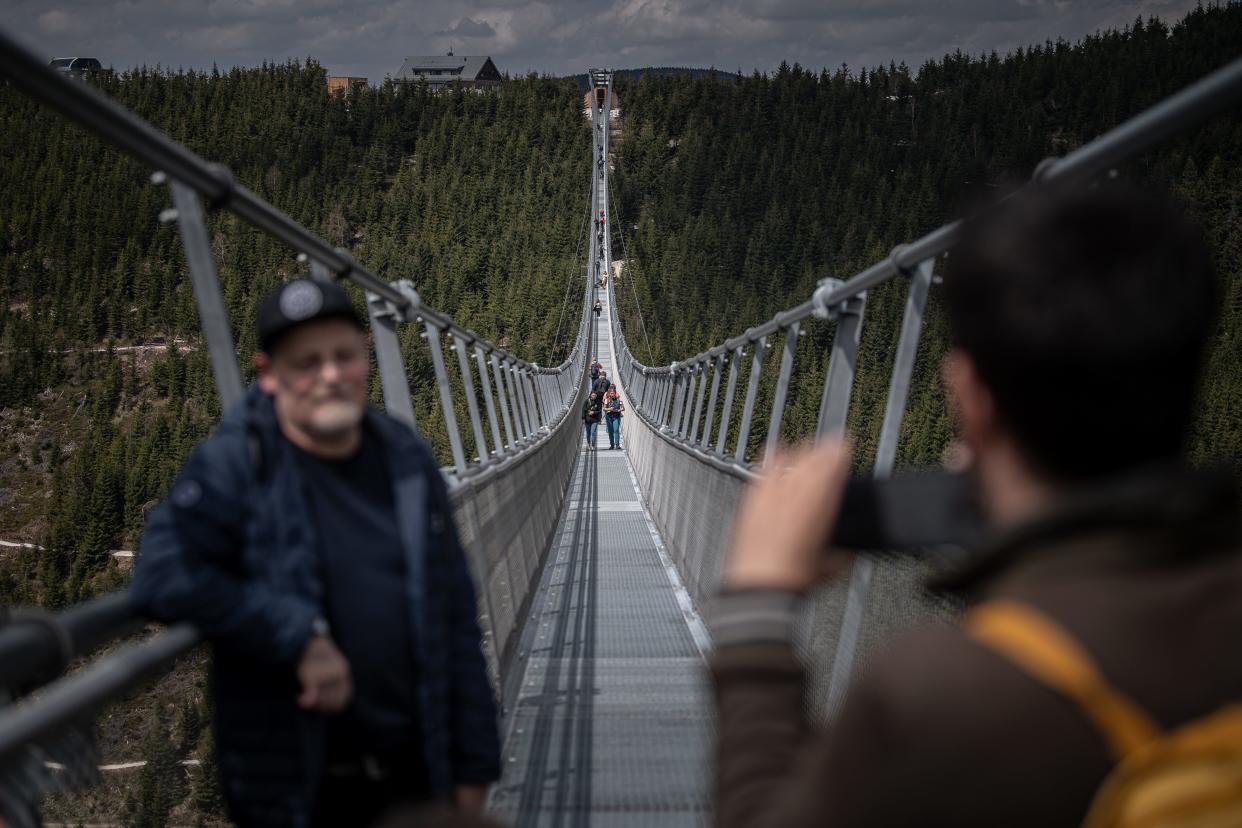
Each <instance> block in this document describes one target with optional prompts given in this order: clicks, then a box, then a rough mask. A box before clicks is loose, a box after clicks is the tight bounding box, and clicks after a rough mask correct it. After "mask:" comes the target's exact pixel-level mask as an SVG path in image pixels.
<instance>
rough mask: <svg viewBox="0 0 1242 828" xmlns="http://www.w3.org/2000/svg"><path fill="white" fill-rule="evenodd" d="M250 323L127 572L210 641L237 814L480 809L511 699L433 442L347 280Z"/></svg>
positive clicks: (248, 822)
mask: <svg viewBox="0 0 1242 828" xmlns="http://www.w3.org/2000/svg"><path fill="white" fill-rule="evenodd" d="M257 327H258V333H259V340H260V344H261V347H262V351H261V352H260V353H258V354H256V355H255V357H254V364H255V367H256V369H257V372H258V383H257V386H256V387H255V388H253V389H251V391H250V393H249V394H248V395H247V397H246V398H245V400H244V401H243V402H242V403H241V404H239V405H238V406H236V407H235V409H233V410H231V411H229V412H228V414H227V416H226V417H225V418H224V420H223V421H222V422H221V424H220V426H219V428H218V429H217V430H216V432H215V433H214V434H213V435H212V436H211V437H210V438H208V439H207V440H206V441H204V442H203V443H202V444H201V445H200V446H199V447H198V448H197V449H196V450H195V452H194V453H193V455H192V456H191V457H190V459H189V461H187V463H186V465H185V467H184V468H183V469H182V472H181V475H180V477H179V478H178V479H177V481H176V483H175V484H174V485H173V488H172V492H171V494H170V496H169V498H168V499H167V500H165V501H164V502H163V503H161V504H160V506H159V507H158V508H157V509H156V510H155V511H154V512H152V515H151V519H150V521H149V523H148V526H147V529H146V532H145V533H144V535H143V539H142V543H141V546H140V550H139V556H138V559H137V562H136V565H135V572H134V581H133V589H132V594H133V597H134V600H135V602H136V604H137V606H138V607H139V609H140V610H142V611H143V612H145V613H146V614H148V615H150V616H151V617H154V618H157V619H159V620H162V621H168V622H173V621H189V622H191V623H193V624H194V625H195V626H196V627H198V629H199V630H201V631H202V633H203V634H204V636H205V637H206V638H208V639H210V640H211V641H212V642H213V644H214V645H215V646H214V662H213V676H212V678H213V689H214V696H215V706H216V721H215V725H216V729H215V733H216V747H217V754H218V756H219V766H220V772H221V778H222V781H223V783H224V789H225V796H226V799H227V801H228V804H229V811H230V815H231V816H232V818H233V819H234V821H236V822H237V823H238V824H239V825H241V826H311V825H315V826H318V825H369V824H371V823H372V822H373V821H374V820H375V819H377V818H378V817H380V816H381V815H382V814H383V813H385V812H386V811H389V810H391V809H392V808H394V807H397V806H400V805H407V804H409V803H411V802H418V801H424V800H451V801H454V802H455V803H456V804H457V805H458V806H459V807H461V808H463V809H466V810H477V809H478V808H479V807H480V806H481V805H482V800H483V795H484V793H485V790H486V785H487V784H488V783H489V782H491V781H493V780H495V779H496V778H498V776H499V770H500V768H499V738H498V734H497V730H496V710H495V703H494V696H493V693H492V689H491V686H490V683H489V681H488V678H487V672H486V666H485V663H484V660H483V656H482V651H481V649H480V632H479V628H478V624H477V622H476V606H475V600H474V589H473V585H472V583H471V580H470V575H469V572H468V569H467V566H466V561H465V558H464V555H463V553H462V550H461V547H460V545H459V544H458V540H457V535H456V531H455V529H454V526H453V520H452V511H451V507H450V505H449V502H448V495H447V492H446V489H445V486H444V482H443V479H442V477H441V476H440V472H439V468H438V465H437V463H436V461H435V458H434V457H433V456H432V454H431V452H430V450H429V449H428V447H427V445H426V444H425V443H424V442H423V441H422V440H421V439H420V438H419V437H418V436H417V435H415V434H414V433H413V432H412V431H411V430H410V429H408V428H407V427H406V426H404V425H402V424H400V423H398V422H396V421H395V420H393V419H391V418H389V417H387V416H386V415H384V414H382V413H380V412H379V411H376V410H375V409H373V408H370V407H369V406H367V404H366V397H367V386H368V379H369V373H370V361H369V358H368V343H367V337H366V334H365V333H364V331H363V328H362V323H361V321H360V320H359V318H358V315H357V314H356V312H355V311H354V308H353V305H352V304H351V303H350V301H349V297H348V296H347V295H346V294H345V291H344V290H342V289H341V288H340V287H338V286H337V285H335V284H331V283H321V282H317V281H311V280H309V279H297V280H294V281H292V282H289V283H288V284H286V285H283V286H281V287H280V288H277V289H276V290H275V291H273V292H272V293H271V294H269V295H268V296H267V297H266V298H265V299H264V300H263V301H262V302H261V303H260V305H259V310H258V325H257Z"/></svg>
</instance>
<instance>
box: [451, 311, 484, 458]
mask: <svg viewBox="0 0 1242 828" xmlns="http://www.w3.org/2000/svg"><path fill="white" fill-rule="evenodd" d="M466 347H467V343H466V340H465V339H464V338H462V336H461V335H460V334H458V333H457V332H456V331H454V332H453V349H454V350H455V351H457V369H458V370H459V371H461V385H462V390H463V391H465V394H466V413H468V414H469V415H470V431H471V433H473V434H474V447H475V450H476V451H477V452H478V453H479V463H480V464H482V463H486V462H488V460H489V459H490V456H489V455H488V452H487V441H486V440H485V439H483V421H482V418H481V417H479V401H478V399H477V398H476V397H475V395H474V377H473V375H472V374H471V372H470V360H469V358H468V357H467V356H466Z"/></svg>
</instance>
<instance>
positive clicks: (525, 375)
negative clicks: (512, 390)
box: [519, 367, 543, 433]
mask: <svg viewBox="0 0 1242 828" xmlns="http://www.w3.org/2000/svg"><path fill="white" fill-rule="evenodd" d="M519 376H521V378H522V388H523V390H524V392H525V393H526V405H527V406H528V407H529V410H530V415H531V422H532V425H533V426H534V428H533V429H532V432H531V433H534V432H535V431H538V430H539V429H540V428H542V427H543V420H542V419H540V414H541V412H540V411H539V403H538V401H537V400H536V399H535V377H534V374H533V373H531V369H530V368H529V367H526V368H523V369H522V373H521V374H520V375H519Z"/></svg>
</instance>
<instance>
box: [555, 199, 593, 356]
mask: <svg viewBox="0 0 1242 828" xmlns="http://www.w3.org/2000/svg"><path fill="white" fill-rule="evenodd" d="M594 190H595V187H594V185H592V186H591V188H590V189H588V191H587V209H586V213H584V214H583V216H582V226H580V227H579V228H578V243H577V244H576V245H575V246H574V264H573V265H572V266H571V267H570V268H569V271H568V278H566V279H565V296H564V298H562V299H561V315H560V317H559V318H558V319H557V320H556V333H555V334H554V335H553V337H552V353H551V355H550V358H549V360H548V362H549V363H551V364H555V363H556V346H557V343H558V342H559V341H560V338H561V324H562V323H563V322H564V321H565V307H566V305H567V304H568V303H569V292H570V288H572V287H573V284H574V280H573V275H574V271H575V270H576V269H577V267H578V259H579V256H580V255H581V253H582V237H583V235H584V234H585V233H586V225H587V216H589V215H590V214H591V210H592V209H593V208H592V205H591V193H592V192H594ZM566 335H568V331H567V332H566Z"/></svg>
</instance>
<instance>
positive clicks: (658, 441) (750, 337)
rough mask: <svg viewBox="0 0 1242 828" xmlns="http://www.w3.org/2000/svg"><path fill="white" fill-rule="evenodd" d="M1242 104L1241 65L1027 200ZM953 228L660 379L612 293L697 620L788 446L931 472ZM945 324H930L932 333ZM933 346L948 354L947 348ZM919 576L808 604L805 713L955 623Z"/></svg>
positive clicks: (623, 366) (1094, 150) (1076, 162)
mask: <svg viewBox="0 0 1242 828" xmlns="http://www.w3.org/2000/svg"><path fill="white" fill-rule="evenodd" d="M1239 98H1242V60H1237V61H1234V62H1233V63H1231V64H1229V65H1227V66H1225V67H1223V68H1222V69H1220V70H1218V71H1217V72H1215V73H1213V74H1212V75H1209V76H1208V77H1206V78H1204V79H1203V80H1201V81H1199V82H1198V83H1196V84H1193V85H1192V86H1190V87H1188V88H1187V89H1185V90H1183V91H1182V92H1179V93H1178V94H1176V95H1174V96H1172V97H1171V98H1169V99H1167V100H1165V101H1163V102H1161V103H1159V104H1157V105H1156V106H1154V107H1152V108H1151V109H1150V110H1148V111H1146V112H1144V113H1141V114H1140V115H1138V116H1136V117H1135V118H1132V119H1131V120H1129V121H1127V122H1126V123H1123V124H1122V125H1120V126H1118V127H1117V128H1115V129H1113V130H1111V131H1110V132H1108V133H1106V134H1105V135H1103V136H1101V137H1099V138H1097V139H1096V140H1094V141H1092V142H1089V143H1088V144H1086V145H1084V146H1082V147H1080V148H1079V149H1077V150H1075V151H1074V152H1071V153H1070V154H1069V155H1067V156H1065V157H1064V158H1058V159H1048V160H1047V161H1045V162H1043V163H1041V164H1040V165H1039V166H1038V168H1037V169H1036V170H1035V173H1034V175H1033V181H1032V184H1031V186H1041V185H1045V184H1049V183H1054V182H1055V183H1056V184H1058V185H1061V186H1064V185H1066V184H1070V183H1074V184H1082V183H1085V182H1087V181H1090V180H1091V179H1092V178H1094V177H1095V176H1098V175H1099V174H1101V173H1104V172H1106V171H1108V170H1109V169H1110V168H1111V167H1113V166H1114V165H1116V164H1118V163H1120V162H1122V161H1125V160H1128V159H1130V158H1132V157H1134V156H1135V155H1137V154H1139V153H1140V152H1142V151H1144V150H1146V149H1148V148H1150V147H1152V146H1154V145H1155V144H1156V143H1158V142H1160V141H1162V140H1164V139H1165V138H1168V137H1170V136H1171V135H1173V134H1175V133H1176V132H1178V131H1180V130H1183V129H1185V128H1187V127H1189V126H1192V125H1194V124H1197V123H1199V122H1201V121H1203V120H1206V119H1207V118H1208V117H1209V116H1211V115H1214V114H1216V113H1217V112H1220V111H1222V110H1224V109H1226V108H1227V107H1228V106H1229V105H1230V104H1231V103H1232V102H1234V101H1236V100H1238V99H1239ZM615 218H617V217H610V219H615ZM960 229H961V223H960V222H951V223H949V224H946V225H944V226H943V227H940V228H938V229H937V230H934V231H933V232H931V233H928V234H927V235H926V236H923V237H922V238H920V239H917V240H916V241H914V242H912V243H910V244H908V245H901V246H899V247H898V248H897V249H895V250H894V251H893V253H892V254H891V255H890V256H889V257H888V258H887V259H885V260H883V261H880V262H877V263H876V264H874V265H872V266H871V267H869V268H867V269H866V270H863V271H862V272H860V273H858V274H856V275H855V276H853V277H852V278H850V279H848V280H844V281H843V280H835V279H825V280H823V281H821V282H820V283H819V285H818V286H817V287H816V289H815V291H814V293H813V294H812V296H811V297H810V298H809V299H807V300H806V301H805V302H803V303H801V304H799V305H797V306H796V307H793V308H790V309H789V310H786V311H784V312H782V313H779V314H777V315H776V316H775V317H773V318H772V319H769V320H768V321H766V322H764V323H762V324H760V325H757V326H756V327H753V328H751V329H749V330H747V331H745V332H744V333H743V334H741V335H739V336H737V337H734V338H732V339H729V340H727V341H725V342H723V343H720V344H718V345H716V346H715V347H713V348H710V349H708V350H707V351H704V352H703V353H700V354H698V355H695V356H692V357H690V358H688V359H686V360H685V361H684V362H674V363H673V364H672V365H669V366H667V367H665V366H647V365H643V364H642V363H641V362H639V361H638V360H637V359H636V357H635V355H634V354H633V353H632V352H631V351H630V349H629V347H628V346H627V343H626V338H625V332H624V331H623V330H622V329H621V324H620V319H619V318H618V316H617V313H616V308H617V306H618V302H617V301H616V298H615V295H614V297H613V301H612V302H611V303H610V313H612V315H613V316H612V330H613V332H614V334H613V336H614V338H615V340H616V341H615V343H614V353H615V354H616V356H617V363H618V365H619V367H620V373H621V377H622V379H623V381H625V382H626V383H627V384H628V386H629V388H630V395H631V399H632V400H636V402H635V406H634V407H635V409H636V412H635V413H636V414H637V415H638V416H637V417H636V419H637V420H638V422H639V423H640V427H638V428H632V429H630V432H629V434H630V436H629V439H628V442H627V450H628V451H629V453H630V457H631V460H632V462H633V464H634V467H635V470H636V473H637V475H638V480H639V483H640V485H641V487H642V490H643V493H644V497H645V498H646V500H647V502H648V505H649V508H650V510H651V514H652V517H653V519H654V520H655V522H656V525H657V527H658V528H659V530H660V531H661V533H662V534H663V537H664V540H665V545H666V547H667V548H668V550H669V553H670V555H671V557H672V558H673V560H674V561H675V563H676V565H677V566H678V569H679V570H680V572H681V575H682V579H683V580H684V581H685V583H686V586H687V588H688V590H689V592H690V595H691V597H692V599H693V600H694V601H695V602H696V603H698V604H699V605H700V607H702V606H703V605H704V603H705V602H706V601H707V599H708V598H709V597H710V596H711V594H712V593H713V591H714V590H715V589H716V586H717V584H718V581H719V577H720V568H721V565H722V562H723V560H724V554H725V551H726V549H727V544H728V537H727V535H728V529H729V524H730V523H731V515H732V514H733V512H734V510H735V508H736V506H737V503H738V499H739V497H740V496H741V494H742V490H743V488H744V486H745V484H746V482H747V481H748V480H749V479H751V478H753V477H754V476H755V475H756V474H759V473H761V469H760V468H759V464H761V463H762V462H763V461H764V459H765V458H766V457H769V456H770V453H771V451H772V450H774V449H775V448H777V447H778V446H779V445H780V444H781V443H783V442H787V441H790V440H792V439H801V438H805V437H808V436H811V435H815V436H823V435H826V434H830V433H834V432H839V431H842V430H843V429H845V427H846V426H847V424H848V425H849V426H851V428H852V430H853V431H854V432H856V433H857V434H858V435H859V436H860V438H861V440H860V447H859V448H860V451H859V452H858V454H857V455H856V457H855V461H856V463H857V464H858V465H859V466H860V467H866V468H868V469H869V470H870V473H871V474H872V475H873V476H874V477H877V478H885V477H888V476H889V475H890V474H891V473H892V471H893V468H894V466H895V465H896V463H897V460H898V458H908V457H916V458H923V460H924V462H926V458H927V457H928V456H929V455H934V454H937V453H938V447H936V446H933V445H929V444H927V436H926V435H927V434H929V433H931V434H935V435H938V436H939V438H940V439H942V440H944V439H947V433H948V432H947V427H946V426H945V423H946V421H947V417H946V415H945V414H944V412H943V406H942V398H941V396H940V395H939V394H938V392H937V391H936V390H935V388H934V380H929V379H928V378H929V377H934V375H935V371H934V366H932V365H931V363H932V362H934V361H935V360H936V359H938V358H939V356H940V354H939V353H929V351H931V350H936V349H930V348H927V347H924V348H922V349H920V348H919V344H920V338H921V334H922V332H923V329H924V319H925V316H926V315H927V308H928V305H929V302H934V294H933V292H932V290H931V288H932V285H933V283H934V269H935V267H936V263H937V262H938V260H939V259H940V258H941V257H942V256H943V255H944V254H946V253H947V252H948V251H949V250H950V249H951V248H952V246H953V245H954V243H955V242H956V240H957V238H958V236H959V234H960ZM609 290H610V291H611V290H614V287H613V285H611V284H610V285H609ZM869 294H870V296H869ZM867 319H878V320H879V321H880V325H879V326H878V327H879V328H881V329H883V330H885V331H888V332H889V334H888V335H875V334H872V335H870V336H868V333H867V332H868V331H869V330H870V328H868V326H867V324H866V320H867ZM897 320H900V325H899V326H897V324H896V323H897ZM825 323H827V324H825ZM941 324H942V321H941V320H939V319H937V318H935V317H934V316H933V320H932V325H933V326H936V328H937V330H939V326H940V325H941ZM874 327H876V326H875V325H872V328H874ZM937 340H938V342H939V343H940V345H939V347H941V348H942V347H943V337H938V338H937ZM726 366H727V367H726ZM916 366H917V367H918V368H919V370H918V371H917V372H916ZM860 373H861V374H862V375H864V376H868V377H869V379H868V381H867V382H865V383H862V385H864V386H865V387H866V388H867V389H868V390H867V391H866V392H865V393H864V395H863V396H862V397H860V398H855V397H854V390H855V387H856V386H857V385H860V383H859V382H858V381H857V378H858V376H859V375H860ZM725 375H727V380H724V381H725V382H726V383H727V384H726V385H725V389H726V390H725V392H724V394H723V399H722V400H721V401H720V402H719V403H717V402H716V400H717V396H718V394H720V388H719V386H720V384H721V381H722V376H725ZM883 375H887V376H888V378H889V382H888V385H887V391H886V393H884V394H883V396H882V397H881V396H879V392H878V391H876V389H877V388H878V387H883V382H882V380H881V381H880V382H876V381H875V379H876V377H877V376H881V377H882V376H883ZM708 388H710V391H708V390H706V389H708ZM730 389H731V391H730ZM705 394H706V395H707V396H706V400H707V402H704V398H705ZM717 405H719V406H720V408H719V409H717ZM912 405H913V406H914V407H915V408H916V409H917V410H918V412H919V418H920V419H921V420H928V419H931V420H935V423H936V427H935V428H921V429H919V430H920V431H921V432H922V434H923V437H922V443H921V444H920V445H918V446H912V445H910V444H909V441H903V440H902V439H901V437H902V436H903V434H906V435H908V434H909V433H910V431H911V429H910V428H909V424H908V423H907V422H905V421H907V420H909V419H910V418H908V417H907V416H906V414H907V411H908V410H909V409H910V407H911V406H912ZM937 408H938V409H940V410H939V411H933V410H932V409H937ZM704 410H706V416H705V417H704ZM717 418H719V422H720V425H719V426H718V428H719V430H720V432H721V433H720V434H718V435H717V436H716V437H715V439H713V438H712V435H711V434H710V433H705V432H710V431H711V428H712V425H711V423H712V421H713V420H716V419H717ZM928 567H929V564H928V563H927V562H925V561H924V560H921V559H919V558H916V557H896V556H883V557H875V556H863V557H860V558H858V559H857V560H856V562H855V564H854V566H853V567H852V571H851V574H850V576H849V578H848V579H845V580H843V581H840V582H838V583H834V584H832V585H830V586H828V587H826V588H824V589H821V590H820V591H819V592H818V593H817V594H816V595H815V596H814V599H813V600H812V601H811V602H808V607H807V617H806V618H805V619H804V620H805V622H806V623H804V624H803V629H802V631H801V632H802V635H801V636H800V641H799V647H800V649H801V651H802V654H803V655H804V657H805V658H806V660H807V661H808V662H809V664H810V665H811V666H810V672H811V685H812V688H811V689H812V692H811V693H810V694H809V696H808V707H809V710H808V712H809V713H811V714H812V715H814V716H816V717H823V716H830V715H832V714H833V713H834V712H835V711H836V709H837V708H838V707H839V705H840V703H841V700H842V698H843V695H844V691H845V687H846V686H847V684H848V682H849V679H850V676H851V674H852V673H853V669H854V664H855V661H856V660H858V659H865V657H866V655H867V654H868V653H870V652H872V651H873V650H875V649H876V648H877V647H879V646H880V645H881V643H882V642H883V641H884V640H886V639H887V638H888V637H889V636H891V635H892V634H894V633H895V632H897V631H899V630H902V629H905V628H906V627H908V626H910V625H911V624H913V623H915V622H916V621H919V620H922V619H926V618H940V619H945V620H948V619H951V618H952V617H953V614H954V607H953V606H951V605H948V604H945V603H941V602H938V601H936V600H935V599H932V598H930V597H928V596H927V595H926V594H925V593H924V591H923V589H922V583H923V581H924V576H925V575H926V574H927V571H928Z"/></svg>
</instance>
